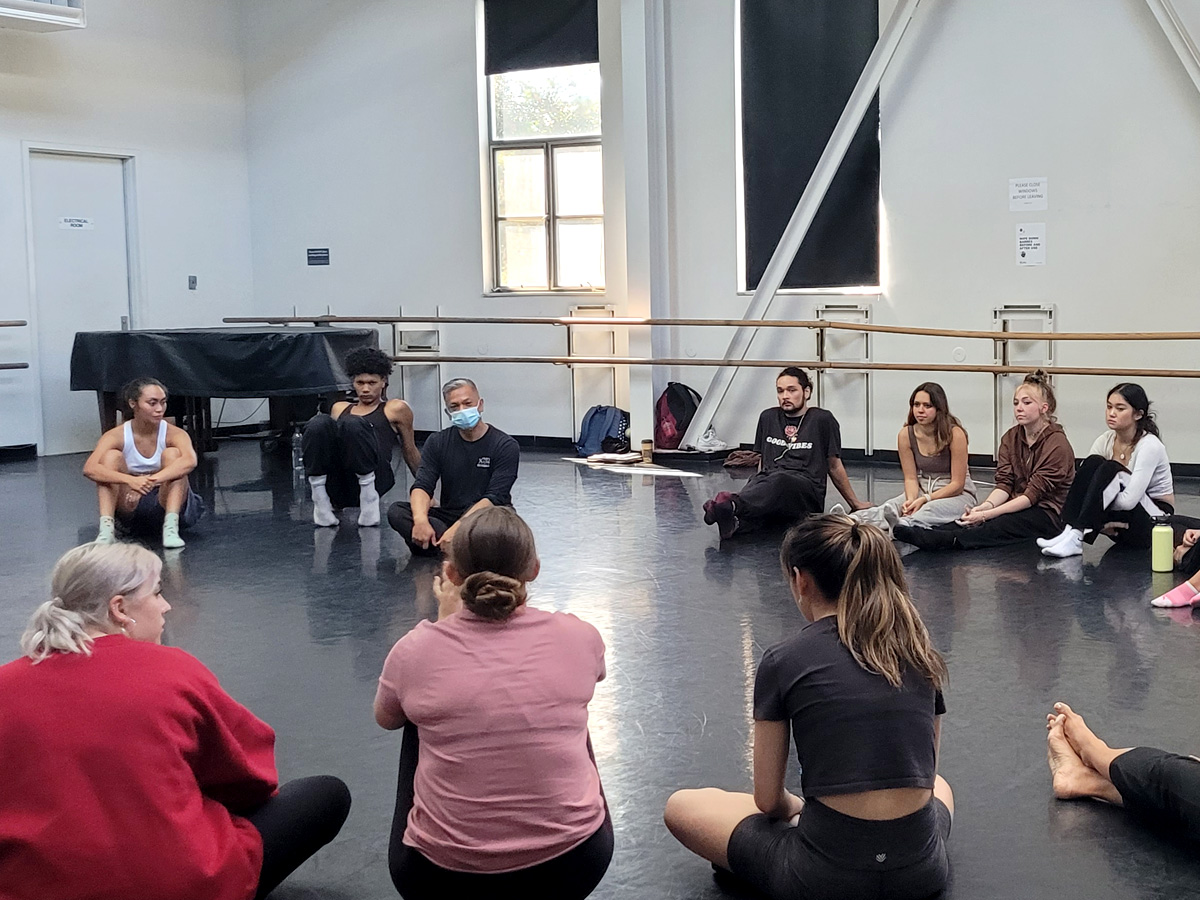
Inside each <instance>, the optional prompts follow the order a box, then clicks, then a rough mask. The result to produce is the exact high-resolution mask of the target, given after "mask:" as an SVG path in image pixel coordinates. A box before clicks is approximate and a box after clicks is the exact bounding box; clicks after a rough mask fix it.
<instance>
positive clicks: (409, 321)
mask: <svg viewBox="0 0 1200 900" xmlns="http://www.w3.org/2000/svg"><path fill="white" fill-rule="evenodd" d="M221 321H222V322H224V323H225V324H227V325H335V324H338V323H344V324H351V323H353V324H360V325H361V324H370V325H557V326H563V325H568V326H570V325H600V326H610V327H611V326H613V325H622V326H665V327H671V326H677V327H691V326H716V327H720V328H742V327H754V328H812V329H825V330H830V331H859V332H871V333H875V334H908V335H914V336H918V337H945V338H961V339H965V340H986V341H1051V342H1054V341H1195V340H1200V331H1075V332H1071V331H1061V332H1060V331H969V330H959V329H953V328H914V327H909V326H907V325H870V324H867V323H860V322H831V321H829V320H827V319H653V318H636V317H612V318H604V317H593V316H578V317H574V316H558V317H545V316H276V317H252V316H226V317H225V318H224V319H222V320H221Z"/></svg>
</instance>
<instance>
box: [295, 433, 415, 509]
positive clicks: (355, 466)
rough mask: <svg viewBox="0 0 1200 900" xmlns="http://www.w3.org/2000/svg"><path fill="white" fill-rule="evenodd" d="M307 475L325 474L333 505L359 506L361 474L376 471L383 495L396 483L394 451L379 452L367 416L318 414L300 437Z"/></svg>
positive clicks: (326, 485) (326, 486)
mask: <svg viewBox="0 0 1200 900" xmlns="http://www.w3.org/2000/svg"><path fill="white" fill-rule="evenodd" d="M300 452H301V453H302V454H303V455H304V474H306V475H324V476H326V481H325V489H326V490H327V491H328V492H329V499H330V501H331V502H332V503H333V505H334V506H336V507H339V508H343V509H344V508H348V507H354V506H358V476H359V475H370V474H371V473H372V472H374V473H375V490H376V491H378V492H379V496H381V497H382V496H383V495H384V494H386V493H387V492H388V491H390V490H391V489H392V487H393V486H395V484H396V475H395V473H394V472H393V471H392V460H391V454H389V455H388V458H387V459H384V458H383V457H382V454H381V453H380V451H379V438H378V436H376V434H375V426H374V425H372V424H371V423H370V422H368V421H367V416H352V415H350V413H348V412H347V413H342V415H341V416H339V417H338V418H336V419H335V418H333V416H331V415H329V414H328V413H318V414H317V415H315V416H313V417H312V418H311V419H309V420H308V424H307V425H305V426H304V433H303V435H302V436H301V438H300Z"/></svg>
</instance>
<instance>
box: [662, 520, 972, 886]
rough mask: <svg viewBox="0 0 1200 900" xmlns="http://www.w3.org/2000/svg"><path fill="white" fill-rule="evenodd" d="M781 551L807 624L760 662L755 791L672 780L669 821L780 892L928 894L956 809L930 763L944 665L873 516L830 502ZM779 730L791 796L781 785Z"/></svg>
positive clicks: (717, 860)
mask: <svg viewBox="0 0 1200 900" xmlns="http://www.w3.org/2000/svg"><path fill="white" fill-rule="evenodd" d="M780 558H781V562H782V564H783V571H784V577H785V578H786V579H787V581H788V584H789V586H790V587H791V591H792V596H793V597H794V598H795V600H796V603H797V605H798V606H799V607H800V612H801V613H802V614H803V615H804V618H806V619H807V620H808V622H809V624H808V625H806V626H805V627H804V628H802V629H801V630H800V631H799V632H798V633H797V634H796V635H794V636H793V637H791V638H788V639H787V640H785V641H783V642H781V643H779V644H776V645H775V646H773V647H771V648H770V649H768V650H767V652H766V653H765V654H764V655H763V659H762V662H761V663H760V665H759V667H758V674H757V676H756V678H755V682H754V793H753V794H740V793H731V792H728V791H723V790H718V789H716V788H703V789H700V790H684V791H678V792H676V793H675V794H674V795H672V796H671V798H670V800H668V801H667V809H666V814H665V819H666V823H667V827H668V828H669V829H670V830H671V833H672V834H674V835H675V837H676V838H678V839H679V841H680V842H681V843H682V844H683V845H684V846H685V847H687V848H688V849H689V850H691V851H692V852H694V853H697V854H699V855H700V856H702V857H704V858H705V859H707V860H709V861H710V862H712V863H713V864H714V865H715V866H716V867H718V868H719V869H725V870H729V871H732V872H733V874H734V875H735V876H737V877H738V878H740V879H741V880H743V881H745V882H748V883H749V884H751V885H753V886H754V887H755V888H757V889H758V890H759V891H760V892H762V893H763V894H765V895H766V896H767V897H771V898H779V900H783V898H789V900H791V898H796V900H805V898H821V900H842V898H845V900H850V898H855V900H857V898H862V897H888V898H891V900H909V898H912V900H916V898H919V897H928V896H931V895H933V894H936V893H937V892H938V891H940V890H941V889H942V888H943V887H944V886H945V884H946V880H947V862H946V847H945V840H946V837H947V835H948V834H949V833H950V821H951V817H952V815H953V810H954V795H953V793H952V792H951V790H950V786H949V785H948V784H947V783H946V782H945V780H944V779H942V777H941V776H939V775H938V774H937V761H938V744H939V739H940V734H941V727H940V719H939V716H941V715H942V713H944V712H945V706H944V704H943V702H942V694H941V688H942V685H943V684H944V683H945V680H946V665H945V663H944V662H943V660H942V657H941V655H940V654H939V653H938V652H937V650H935V649H934V648H933V646H932V644H931V643H930V640H929V633H928V632H927V631H926V630H925V625H924V623H922V621H921V617H920V615H919V614H918V613H917V610H916V607H914V606H913V603H912V600H911V599H910V598H909V595H908V588H907V586H906V584H905V580H904V570H903V567H902V566H901V564H900V557H899V555H898V554H897V552H896V550H895V549H894V548H893V546H892V544H891V541H889V540H888V538H887V537H886V536H885V535H884V534H883V533H882V532H881V531H880V530H879V529H877V528H875V527H874V526H872V525H864V524H858V523H856V522H854V521H853V520H852V519H850V518H848V517H846V516H842V515H828V516H819V517H814V518H810V519H807V520H806V521H804V522H801V523H800V524H799V525H797V526H795V527H794V528H792V529H791V530H790V531H789V532H788V533H787V535H786V536H785V537H784V539H783V547H782V549H781V551H780ZM789 733H790V734H789ZM790 736H794V737H795V741H796V755H797V757H798V758H799V761H800V766H801V769H802V776H801V781H802V788H803V790H802V796H796V795H795V794H792V793H790V792H789V791H788V790H787V787H786V784H785V775H786V772H787V757H788V750H789V745H790V739H789V738H790Z"/></svg>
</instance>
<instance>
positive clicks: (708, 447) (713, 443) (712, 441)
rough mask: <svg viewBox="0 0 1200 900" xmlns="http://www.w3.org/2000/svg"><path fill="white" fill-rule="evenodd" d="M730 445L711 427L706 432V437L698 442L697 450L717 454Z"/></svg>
mask: <svg viewBox="0 0 1200 900" xmlns="http://www.w3.org/2000/svg"><path fill="white" fill-rule="evenodd" d="M728 446H729V445H728V444H726V443H725V442H724V441H723V440H721V439H720V438H719V437H717V433H716V432H715V431H713V427H712V426H711V425H709V426H708V428H706V429H705V430H704V436H703V437H702V438H700V440H698V441H696V449H697V450H699V451H700V452H701V453H715V452H716V451H718V450H724V449H725V448H726V447H728Z"/></svg>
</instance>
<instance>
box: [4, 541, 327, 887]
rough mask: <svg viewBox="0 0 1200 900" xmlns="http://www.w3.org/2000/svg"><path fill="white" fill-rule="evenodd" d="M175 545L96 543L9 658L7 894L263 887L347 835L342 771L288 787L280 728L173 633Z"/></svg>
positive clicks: (65, 561) (67, 568)
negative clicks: (161, 550) (17, 655)
mask: <svg viewBox="0 0 1200 900" xmlns="http://www.w3.org/2000/svg"><path fill="white" fill-rule="evenodd" d="M161 569H162V564H161V562H160V561H159V559H158V557H157V556H155V555H154V554H153V553H151V552H150V551H149V550H146V549H145V548H144V547H140V546H138V545H136V544H123V543H115V544H99V543H92V544H84V545H83V546H82V547H76V548H75V549H74V550H69V551H67V553H66V554H64V555H63V557H62V558H61V559H60V560H59V561H58V564H57V565H56V566H55V567H54V574H53V575H52V576H51V589H52V591H53V595H54V596H53V599H51V600H47V601H46V602H45V603H43V604H42V605H41V606H39V607H38V608H37V610H36V611H35V612H34V614H33V617H32V619H31V621H30V623H29V628H28V629H27V630H26V631H25V634H24V636H22V638H21V650H22V651H23V652H24V654H25V656H24V657H23V658H21V659H18V660H16V661H14V662H11V663H8V664H7V665H5V666H0V771H2V772H3V773H4V788H3V790H0V896H3V897H4V900H35V898H36V900H41V898H45V897H55V898H57V900H82V898H87V900H129V898H135V897H153V898H155V900H197V898H201V897H203V898H206V900H250V898H252V897H254V898H261V897H265V896H266V895H267V894H269V893H270V892H271V891H272V890H273V889H274V888H275V887H276V886H277V885H278V884H279V883H280V882H281V881H283V880H284V878H286V877H287V876H288V875H289V874H290V873H291V872H292V871H293V870H295V869H296V868H297V867H298V866H299V865H300V864H301V863H302V862H304V861H305V860H306V859H308V858H309V857H310V856H312V854H314V853H315V852H316V851H317V850H318V849H320V848H321V847H322V846H324V845H325V844H327V843H329V842H330V841H331V840H333V838H334V837H335V836H336V835H337V833H338V831H339V829H341V827H342V823H344V822H345V821H346V816H347V815H349V813H350V793H349V791H347V790H346V785H345V784H343V783H342V782H341V781H340V780H338V779H337V778H333V777H331V776H318V777H315V778H300V779H297V780H295V781H290V782H288V783H287V784H285V785H283V786H282V787H280V786H279V777H278V775H277V774H276V771H275V732H274V731H272V730H271V727H270V726H269V725H267V724H266V723H265V722H262V721H261V720H259V719H258V718H256V717H255V716H254V714H253V713H251V712H250V711H249V710H248V709H246V708H245V707H244V706H242V705H241V704H240V703H238V702H237V701H236V700H234V699H233V698H232V697H230V696H229V695H228V694H227V693H225V691H224V690H222V688H221V685H220V684H218V683H217V679H216V677H215V676H214V675H213V673H212V672H210V671H209V670H208V669H206V668H205V667H204V666H203V665H202V664H201V663H200V661H199V660H197V659H196V658H195V657H193V656H190V655H188V654H187V653H184V652H183V651H182V650H178V649H175V648H173V647H162V646H160V642H161V640H162V632H163V617H164V615H165V613H166V612H167V611H168V610H170V608H171V605H170V604H169V603H168V602H167V601H166V599H165V598H164V597H163V595H162V586H161V584H160V582H159V576H160V573H161Z"/></svg>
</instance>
